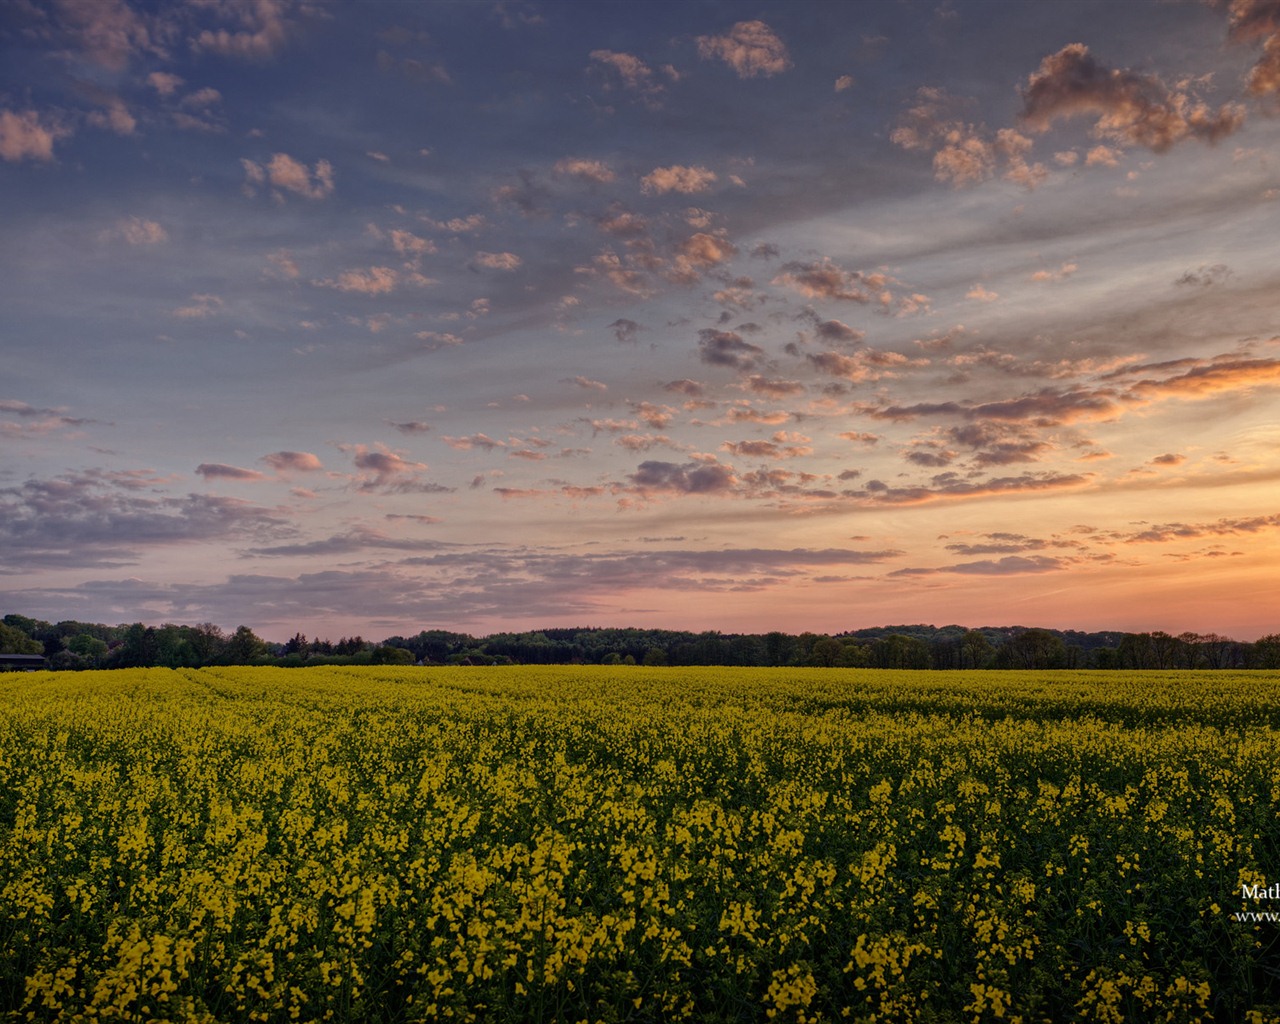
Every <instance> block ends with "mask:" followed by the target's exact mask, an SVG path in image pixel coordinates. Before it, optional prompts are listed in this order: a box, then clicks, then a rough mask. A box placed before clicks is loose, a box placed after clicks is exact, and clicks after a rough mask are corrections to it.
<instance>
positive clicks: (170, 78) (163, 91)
mask: <svg viewBox="0 0 1280 1024" xmlns="http://www.w3.org/2000/svg"><path fill="white" fill-rule="evenodd" d="M185 81H186V79H184V78H182V77H181V76H180V75H174V74H171V73H169V72H168V71H153V72H151V74H149V75H147V84H148V85H149V86H151V88H153V89H154V90H155V91H156V92H157V93H159V94H160V95H161V96H172V95H173V94H174V93H176V92H177V91H178V89H179V87H180V86H181V85H182V84H183V83H184V82H185Z"/></svg>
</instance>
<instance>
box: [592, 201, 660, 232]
mask: <svg viewBox="0 0 1280 1024" xmlns="http://www.w3.org/2000/svg"><path fill="white" fill-rule="evenodd" d="M595 220H596V226H597V227H598V228H599V229H600V230H601V231H602V232H604V233H605V234H606V235H611V236H612V237H614V238H632V239H634V238H640V237H642V236H644V235H645V234H647V233H648V231H649V222H648V221H647V220H645V218H644V217H642V216H640V215H639V214H638V213H632V212H631V211H630V210H628V209H626V208H625V207H623V206H622V205H621V204H619V203H611V204H610V205H609V210H608V212H607V213H605V214H603V215H602V216H600V217H597V218H596V219H595Z"/></svg>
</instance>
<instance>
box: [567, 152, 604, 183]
mask: <svg viewBox="0 0 1280 1024" xmlns="http://www.w3.org/2000/svg"><path fill="white" fill-rule="evenodd" d="M555 172H556V173H557V174H560V175H564V176H565V177H569V178H580V179H581V180H583V181H591V182H595V183H596V184H597V185H607V184H608V183H609V182H611V181H613V180H614V179H615V178H616V177H617V175H616V174H614V173H613V170H612V168H610V167H609V165H608V164H606V163H605V162H604V161H603V160H584V159H582V158H581V157H565V158H564V159H563V160H557V161H556V166H555Z"/></svg>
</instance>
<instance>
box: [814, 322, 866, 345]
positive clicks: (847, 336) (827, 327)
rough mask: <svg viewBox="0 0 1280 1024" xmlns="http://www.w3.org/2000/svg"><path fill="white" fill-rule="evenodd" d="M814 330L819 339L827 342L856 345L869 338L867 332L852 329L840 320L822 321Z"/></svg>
mask: <svg viewBox="0 0 1280 1024" xmlns="http://www.w3.org/2000/svg"><path fill="white" fill-rule="evenodd" d="M813 330H814V333H815V334H816V335H817V336H818V337H819V338H821V339H822V340H823V341H827V342H842V343H846V344H854V343H856V342H859V341H861V340H862V339H863V338H865V337H866V336H867V332H866V331H860V330H858V329H857V328H856V327H850V326H849V325H848V324H846V323H843V322H841V321H840V320H820V321H819V322H818V325H817V326H816V327H814V329H813Z"/></svg>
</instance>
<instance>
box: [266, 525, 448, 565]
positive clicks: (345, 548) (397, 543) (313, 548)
mask: <svg viewBox="0 0 1280 1024" xmlns="http://www.w3.org/2000/svg"><path fill="white" fill-rule="evenodd" d="M388 518H393V517H390V516H389V517H388ZM394 518H398V519H412V520H415V521H417V522H428V523H431V522H439V520H437V519H435V518H434V517H433V516H396V517H394ZM448 546H449V545H446V544H443V543H441V542H440V541H437V540H413V539H410V538H407V537H392V536H390V535H388V534H385V533H383V532H382V531H381V530H375V529H373V528H372V527H369V526H356V527H354V528H352V529H350V530H348V531H346V532H345V533H338V534H334V535H332V536H330V537H325V538H322V539H321V540H313V541H305V542H301V543H294V544H274V545H270V546H268V547H255V548H247V549H246V550H245V552H244V553H245V554H246V555H256V556H259V557H263V558H291V557H292V558H297V557H303V558H315V557H321V556H324V557H332V556H334V555H353V554H356V553H357V552H360V551H367V550H370V549H372V550H379V551H439V550H441V549H444V548H447V547H448Z"/></svg>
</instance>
